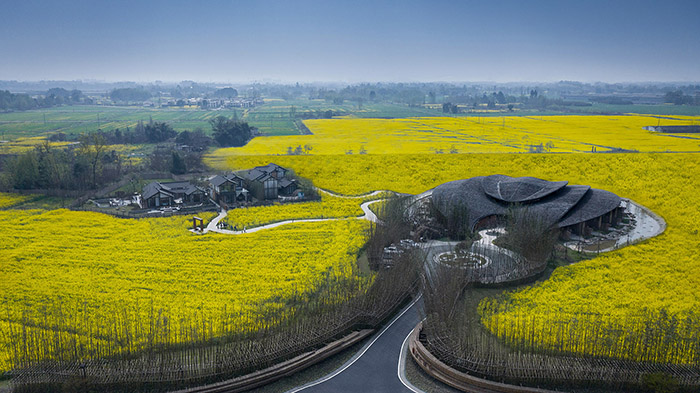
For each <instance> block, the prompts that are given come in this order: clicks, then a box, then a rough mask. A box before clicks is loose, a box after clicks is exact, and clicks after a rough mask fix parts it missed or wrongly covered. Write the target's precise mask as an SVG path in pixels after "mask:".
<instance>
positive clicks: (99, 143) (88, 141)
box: [78, 132, 107, 187]
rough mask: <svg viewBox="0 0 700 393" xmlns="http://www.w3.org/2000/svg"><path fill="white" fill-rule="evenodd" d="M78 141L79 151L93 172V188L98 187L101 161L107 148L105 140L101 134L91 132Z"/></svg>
mask: <svg viewBox="0 0 700 393" xmlns="http://www.w3.org/2000/svg"><path fill="white" fill-rule="evenodd" d="M78 141H79V142H80V149H79V151H80V153H81V155H82V156H84V157H85V158H86V159H87V161H88V163H89V164H90V168H91V170H92V186H93V187H96V186H97V172H98V167H99V163H100V159H101V158H102V156H103V155H104V153H105V149H106V147H107V145H106V142H105V138H104V136H103V135H102V134H100V133H97V132H90V133H87V134H81V135H80V137H79V138H78Z"/></svg>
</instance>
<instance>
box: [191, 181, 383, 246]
mask: <svg viewBox="0 0 700 393" xmlns="http://www.w3.org/2000/svg"><path fill="white" fill-rule="evenodd" d="M317 190H319V191H320V192H322V193H325V194H328V195H331V196H334V197H338V198H350V199H360V198H366V197H368V196H376V195H380V194H382V193H387V192H388V193H394V192H393V191H386V190H379V191H374V192H372V193H370V194H365V195H357V196H348V195H339V194H334V193H332V192H330V191H327V190H323V189H320V188H318V189H317ZM394 194H395V193H394ZM383 200H385V199H374V200H371V201H367V202H364V203H362V204H361V205H360V209H362V212H363V214H362V215H361V216H358V217H335V218H302V219H291V220H284V221H278V222H273V223H270V224H265V225H260V226H257V227H253V228H245V230H239V231H232V230H230V229H221V228H219V222H221V220H223V219H224V218H226V216H227V215H228V211H226V210H222V211H221V212H220V213H219V215H218V216H216V217H214V219H213V220H211V221H210V222H209V224H207V226H206V228H204V230H203V231H202V232H197V231H194V230H191V229H190V231H191V232H194V233H198V234H205V233H208V232H215V233H222V234H224V235H242V234H245V233H253V232H258V231H262V230H265V229H271V228H276V227H279V226H282V225H287V224H293V223H300V222H319V221H337V220H367V221H370V222H374V223H381V220H379V218H378V217H377V215H376V214H374V212H373V211H372V210H370V208H369V205H371V204H373V203H376V202H381V201H383Z"/></svg>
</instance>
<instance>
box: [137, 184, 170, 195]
mask: <svg viewBox="0 0 700 393" xmlns="http://www.w3.org/2000/svg"><path fill="white" fill-rule="evenodd" d="M160 191H161V187H160V183H158V182H157V181H154V182H150V183H148V184H147V185H146V186H145V187H144V188H143V192H142V193H141V197H142V198H143V199H148V198H151V197H153V196H154V195H156V194H157V193H159V192H160ZM167 194H168V195H169V196H172V194H170V193H167Z"/></svg>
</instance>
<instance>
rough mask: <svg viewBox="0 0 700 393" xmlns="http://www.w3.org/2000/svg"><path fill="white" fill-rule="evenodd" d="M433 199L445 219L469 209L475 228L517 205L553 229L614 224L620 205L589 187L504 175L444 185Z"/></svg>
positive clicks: (615, 197) (610, 194)
mask: <svg viewBox="0 0 700 393" xmlns="http://www.w3.org/2000/svg"><path fill="white" fill-rule="evenodd" d="M432 200H433V203H434V204H435V206H436V207H437V209H438V210H440V212H441V213H442V214H444V215H445V216H447V215H449V214H450V212H451V211H452V210H453V209H454V208H455V207H457V206H463V207H466V208H467V211H468V213H469V225H470V226H471V228H472V229H474V228H475V227H476V226H477V225H478V224H479V222H481V221H482V220H484V219H487V218H490V217H494V216H505V214H506V211H507V209H508V207H509V206H510V205H512V204H514V203H518V204H521V205H523V206H527V208H528V209H529V210H530V211H531V212H534V213H535V214H537V215H538V216H539V217H541V218H542V219H543V220H545V221H546V223H547V224H549V225H550V226H555V225H556V226H557V227H559V228H565V227H572V226H575V225H579V224H581V223H586V222H591V221H594V220H598V221H599V223H600V222H602V221H603V218H605V222H612V221H613V218H616V217H617V214H616V211H617V208H618V207H619V206H620V202H621V198H620V197H618V196H617V195H615V194H613V193H611V192H608V191H604V190H598V189H594V188H591V187H589V186H569V185H568V182H567V181H557V182H550V181H547V180H542V179H537V178H534V177H517V178H513V177H510V176H505V175H491V176H479V177H473V178H471V179H464V180H455V181H451V182H449V183H445V184H442V185H440V186H438V187H436V188H435V190H433V195H432ZM604 216H605V217H604ZM613 216H615V217H613ZM598 225H600V224H598Z"/></svg>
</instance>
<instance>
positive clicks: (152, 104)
mask: <svg viewBox="0 0 700 393" xmlns="http://www.w3.org/2000/svg"><path fill="white" fill-rule="evenodd" d="M263 103H264V101H263V99H262V98H242V97H238V98H201V97H197V98H181V99H174V98H172V99H168V98H164V97H157V98H151V99H148V100H146V101H144V102H143V106H144V107H145V108H169V107H184V106H190V107H191V106H196V107H199V108H202V109H210V110H216V109H230V108H253V107H255V106H258V105H262V104H263Z"/></svg>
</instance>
